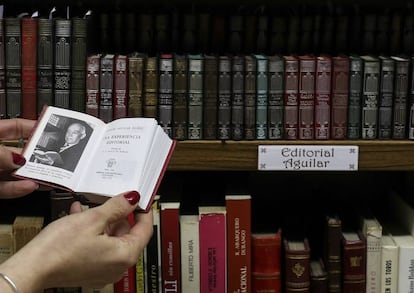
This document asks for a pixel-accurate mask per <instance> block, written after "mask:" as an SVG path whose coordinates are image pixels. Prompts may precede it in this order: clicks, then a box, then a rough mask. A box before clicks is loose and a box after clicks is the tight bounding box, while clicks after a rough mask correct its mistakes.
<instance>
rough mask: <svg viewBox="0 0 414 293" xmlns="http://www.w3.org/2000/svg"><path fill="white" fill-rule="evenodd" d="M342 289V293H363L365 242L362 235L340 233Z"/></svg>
mask: <svg viewBox="0 0 414 293" xmlns="http://www.w3.org/2000/svg"><path fill="white" fill-rule="evenodd" d="M342 266H343V267H342V270H343V279H342V289H343V292H344V293H364V292H365V290H366V289H365V283H366V279H365V277H366V274H365V269H366V268H365V266H366V241H365V238H364V236H363V235H362V233H359V232H356V231H343V232H342Z"/></svg>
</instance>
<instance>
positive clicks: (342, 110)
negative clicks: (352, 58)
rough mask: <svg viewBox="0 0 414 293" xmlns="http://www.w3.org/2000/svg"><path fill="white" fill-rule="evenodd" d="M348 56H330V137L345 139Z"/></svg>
mask: <svg viewBox="0 0 414 293" xmlns="http://www.w3.org/2000/svg"><path fill="white" fill-rule="evenodd" d="M349 66H350V64H349V57H347V56H344V55H341V56H335V57H333V58H332V103H331V107H332V109H331V138H332V139H346V138H347V123H348V95H349Z"/></svg>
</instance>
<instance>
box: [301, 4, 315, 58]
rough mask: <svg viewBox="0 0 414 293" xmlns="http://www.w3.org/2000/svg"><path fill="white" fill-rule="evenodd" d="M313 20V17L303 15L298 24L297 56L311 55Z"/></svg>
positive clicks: (306, 14)
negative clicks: (299, 32)
mask: <svg viewBox="0 0 414 293" xmlns="http://www.w3.org/2000/svg"><path fill="white" fill-rule="evenodd" d="M313 20H314V17H313V15H311V14H308V13H306V12H305V13H304V15H303V16H302V19H301V23H300V31H301V34H300V39H299V51H298V52H299V54H309V53H312V52H313V51H312V47H311V46H312V33H313Z"/></svg>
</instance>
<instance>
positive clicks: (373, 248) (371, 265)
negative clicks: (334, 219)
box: [365, 223, 382, 293]
mask: <svg viewBox="0 0 414 293" xmlns="http://www.w3.org/2000/svg"><path fill="white" fill-rule="evenodd" d="M381 236H382V227H381V225H380V224H379V223H377V225H369V226H367V228H366V231H365V239H366V272H365V275H366V292H367V293H375V292H380V287H381Z"/></svg>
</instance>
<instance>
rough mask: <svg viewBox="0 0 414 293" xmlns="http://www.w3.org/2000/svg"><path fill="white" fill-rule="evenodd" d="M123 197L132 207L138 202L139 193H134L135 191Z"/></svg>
mask: <svg viewBox="0 0 414 293" xmlns="http://www.w3.org/2000/svg"><path fill="white" fill-rule="evenodd" d="M124 197H125V198H126V200H127V201H128V202H129V203H130V205H132V206H133V205H135V204H136V203H137V202H138V201H139V199H140V196H139V193H138V192H136V191H131V192H128V193H126V194H125V195H124Z"/></svg>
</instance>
